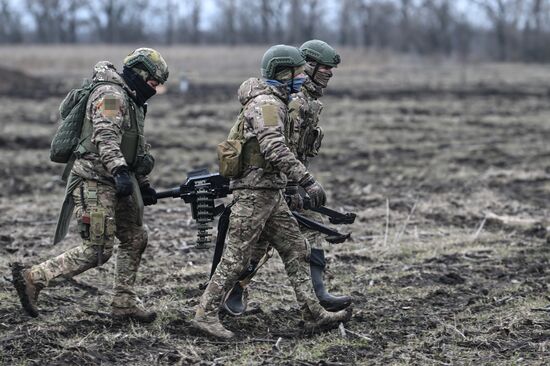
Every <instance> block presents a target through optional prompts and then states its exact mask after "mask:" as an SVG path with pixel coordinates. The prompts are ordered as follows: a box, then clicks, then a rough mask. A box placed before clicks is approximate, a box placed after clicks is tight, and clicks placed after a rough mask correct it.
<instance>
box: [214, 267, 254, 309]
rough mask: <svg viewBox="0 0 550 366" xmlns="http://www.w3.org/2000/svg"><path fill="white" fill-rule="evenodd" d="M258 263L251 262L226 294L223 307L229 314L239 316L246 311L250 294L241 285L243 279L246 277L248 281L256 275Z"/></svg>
mask: <svg viewBox="0 0 550 366" xmlns="http://www.w3.org/2000/svg"><path fill="white" fill-rule="evenodd" d="M257 265H258V264H257V263H250V264H249V265H248V267H247V268H246V270H245V271H244V272H243V273H242V274H241V276H240V277H239V281H238V282H237V283H236V284H235V285H234V286H233V288H232V289H231V290H229V291H228V292H227V294H226V295H225V297H224V299H223V308H224V310H225V311H227V312H228V313H229V314H231V315H234V316H238V315H242V314H243V313H244V312H245V310H246V306H247V300H248V296H247V292H246V290H245V289H244V288H243V286H242V285H241V281H242V280H245V279H246V280H247V282H249V281H250V280H251V279H252V277H253V276H254V270H255V269H256V266H257Z"/></svg>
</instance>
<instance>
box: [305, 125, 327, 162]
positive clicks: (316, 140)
mask: <svg viewBox="0 0 550 366" xmlns="http://www.w3.org/2000/svg"><path fill="white" fill-rule="evenodd" d="M324 136H325V134H324V132H323V129H322V128H321V127H315V128H313V129H311V131H310V133H309V134H308V136H307V138H306V156H307V157H314V156H317V154H319V149H321V143H322V141H323V137H324Z"/></svg>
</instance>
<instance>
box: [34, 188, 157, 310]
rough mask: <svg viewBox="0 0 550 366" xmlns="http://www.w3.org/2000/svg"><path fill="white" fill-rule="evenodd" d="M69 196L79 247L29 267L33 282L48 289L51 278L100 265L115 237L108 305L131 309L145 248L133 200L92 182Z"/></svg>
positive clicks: (76, 273) (109, 255)
mask: <svg viewBox="0 0 550 366" xmlns="http://www.w3.org/2000/svg"><path fill="white" fill-rule="evenodd" d="M72 196H73V199H74V202H75V217H76V220H77V222H78V227H79V230H80V233H81V236H82V237H83V239H82V244H81V245H79V246H77V247H75V248H72V249H70V250H68V251H66V252H65V253H63V254H61V255H59V256H57V257H55V258H52V259H49V260H47V261H45V262H42V263H40V264H37V265H35V266H33V267H31V269H30V273H31V277H32V279H33V281H35V282H36V283H38V284H42V285H43V286H48V284H49V282H50V281H51V280H52V279H54V278H57V277H60V276H63V277H72V276H76V275H78V274H80V273H82V272H84V271H87V270H88V269H90V268H94V267H97V266H98V265H102V264H103V263H105V262H106V261H108V260H109V258H110V257H111V254H112V251H113V246H114V241H115V237H116V238H118V239H119V240H120V244H119V246H118V255H117V259H116V277H115V295H114V298H113V302H112V305H113V306H114V307H120V308H127V307H133V306H135V304H136V301H137V297H136V294H135V292H134V289H133V288H134V282H135V280H136V273H137V270H138V267H139V263H140V261H141V255H142V254H143V251H144V250H145V247H146V246H147V232H146V230H145V228H144V227H143V226H142V225H139V224H138V223H140V222H141V218H139V217H138V215H139V210H138V206H137V204H136V202H134V198H132V196H128V197H121V198H119V197H116V191H115V188H114V187H113V186H110V185H107V184H104V183H100V182H97V181H92V180H84V181H83V182H82V183H81V184H80V186H78V187H76V189H75V190H74V191H73V193H72ZM83 217H88V218H85V219H83ZM83 221H84V222H83ZM87 222H89V223H87Z"/></svg>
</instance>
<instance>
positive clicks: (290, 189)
mask: <svg viewBox="0 0 550 366" xmlns="http://www.w3.org/2000/svg"><path fill="white" fill-rule="evenodd" d="M285 198H286V203H288V208H290V210H291V211H300V210H301V209H303V208H304V200H303V199H302V196H301V195H300V192H298V186H297V185H296V184H289V185H287V186H286V189H285Z"/></svg>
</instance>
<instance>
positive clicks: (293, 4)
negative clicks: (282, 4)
mask: <svg viewBox="0 0 550 366" xmlns="http://www.w3.org/2000/svg"><path fill="white" fill-rule="evenodd" d="M302 22H303V15H302V3H301V1H300V0H290V7H289V8H288V24H287V29H288V34H287V35H286V39H287V43H289V44H296V43H298V42H299V41H300V35H301V34H302Z"/></svg>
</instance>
